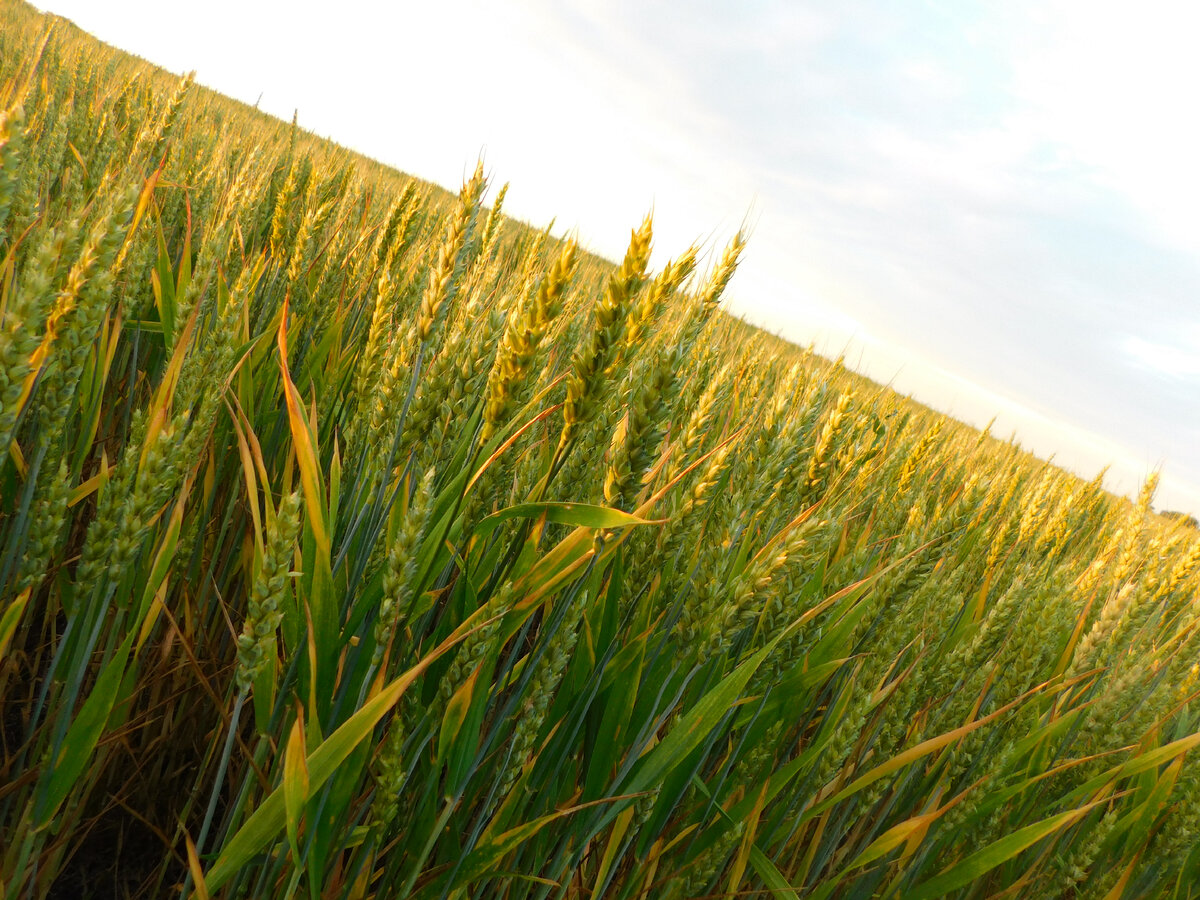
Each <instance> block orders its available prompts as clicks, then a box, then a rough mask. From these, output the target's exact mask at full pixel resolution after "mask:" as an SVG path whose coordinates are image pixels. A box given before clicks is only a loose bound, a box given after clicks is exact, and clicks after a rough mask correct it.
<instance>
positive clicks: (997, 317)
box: [35, 0, 1200, 513]
mask: <svg viewBox="0 0 1200 900" xmlns="http://www.w3.org/2000/svg"><path fill="white" fill-rule="evenodd" d="M35 2H38V5H39V6H40V7H42V8H46V9H49V10H50V11H53V12H57V13H60V14H62V15H65V16H67V17H69V18H71V19H73V20H74V21H75V22H76V23H77V24H78V25H80V26H81V27H83V28H85V29H86V30H88V31H90V32H92V33H93V34H95V35H97V36H99V37H100V38H102V39H103V40H106V41H108V42H109V43H112V44H115V45H117V46H119V47H122V48H124V49H126V50H130V51H132V52H134V53H137V54H139V55H141V56H143V57H145V58H147V59H150V60H151V61H153V62H156V63H158V64H160V65H163V66H165V67H167V68H169V69H172V70H175V71H183V70H188V69H194V70H196V73H197V78H198V80H199V81H200V82H201V83H203V84H206V85H209V86H211V87H214V88H216V89H218V90H220V91H222V92H224V93H227V94H230V95H233V96H235V97H238V98H240V99H242V100H245V101H247V102H250V103H254V102H256V101H257V102H259V105H260V107H261V108H263V109H265V110H267V111H269V112H272V113H275V114H278V115H280V116H282V117H285V118H290V117H291V114H292V111H293V109H298V110H299V119H300V123H301V125H303V126H304V127H306V128H309V129H311V130H313V131H316V132H317V133H319V134H323V135H327V136H330V137H333V138H334V139H335V140H337V141H338V142H339V143H342V144H345V145H348V146H352V147H354V148H356V149H358V150H360V151H362V152H364V153H366V154H368V155H370V156H373V157H375V158H377V159H380V160H381V161H383V162H386V163H389V164H392V165H395V166H397V167H398V168H401V169H403V170H405V171H408V172H411V173H413V174H416V175H419V176H421V177H424V178H428V179H430V180H433V181H437V182H439V183H441V184H444V185H446V186H449V187H454V186H456V185H457V183H459V182H460V181H461V179H462V177H463V174H464V172H467V171H469V169H470V168H471V167H473V164H474V161H475V158H476V156H477V155H479V154H480V153H482V154H483V156H484V159H485V161H486V165H487V167H488V170H489V172H490V173H491V174H492V176H493V180H494V183H497V184H498V183H500V182H503V181H510V182H511V183H512V187H511V188H510V191H509V195H508V196H509V199H508V201H507V205H506V209H507V210H508V211H510V212H511V213H512V214H514V215H517V216H520V217H521V218H524V219H527V220H530V221H533V222H535V223H538V224H543V223H545V222H547V221H548V220H549V219H550V218H551V217H554V216H557V222H558V225H559V226H560V227H561V228H562V229H567V228H571V229H575V230H576V231H577V232H578V234H579V235H580V236H581V237H582V239H583V240H584V241H585V243H587V244H588V245H589V246H590V247H591V248H592V249H594V250H596V251H598V252H601V253H605V254H607V255H609V256H619V255H620V254H621V252H622V251H623V249H624V244H625V242H626V240H627V237H628V233H629V229H630V227H631V226H633V225H635V224H636V223H637V222H638V221H639V220H640V218H641V216H642V215H643V213H644V212H645V211H646V210H647V209H648V208H650V207H651V206H653V208H654V211H655V222H656V253H657V254H658V257H657V258H658V260H659V261H661V260H663V259H665V258H666V257H668V256H670V255H673V254H674V253H677V252H679V251H680V250H682V249H683V248H684V247H686V246H687V245H688V244H690V243H691V242H692V241H693V240H694V239H697V238H699V239H701V240H704V241H705V242H707V244H708V246H710V247H711V246H716V245H720V244H721V243H723V242H724V240H725V239H727V238H728V236H729V235H730V234H732V233H733V232H734V231H735V230H736V229H737V228H738V227H739V225H741V224H742V223H743V222H748V223H749V224H750V226H751V228H752V233H751V243H750V249H749V251H748V253H747V256H746V261H745V263H744V266H743V268H742V270H740V271H739V274H738V277H737V279H735V282H734V285H733V287H732V289H731V294H732V297H731V305H732V308H733V310H734V311H735V312H738V313H739V314H741V315H743V316H745V317H747V318H749V319H751V320H752V321H755V322H757V323H759V324H763V325H764V326H766V327H768V328H770V329H771V330H773V331H776V332H779V333H782V334H783V335H784V336H786V337H789V338H792V339H794V340H796V341H798V342H801V343H805V344H807V343H809V342H815V343H816V344H817V346H818V347H819V348H821V349H823V350H824V351H825V352H827V353H829V354H831V355H837V354H838V353H841V352H843V351H845V352H846V355H847V361H848V362H849V363H850V364H851V365H852V366H853V367H855V368H857V369H859V370H860V371H863V372H865V373H866V374H868V375H870V376H871V377H873V378H875V379H877V380H880V381H884V382H890V383H892V384H893V385H894V386H896V387H897V388H898V389H899V390H901V391H904V392H906V393H912V394H913V395H914V396H916V397H917V398H918V399H921V400H923V401H925V402H927V403H930V404H931V405H934V406H936V407H939V408H941V409H944V410H948V411H950V412H952V413H954V414H955V415H957V416H958V417H960V418H962V419H964V420H966V421H970V422H973V423H975V424H979V425H982V424H983V423H985V422H986V421H987V420H988V419H990V418H992V417H993V416H996V417H997V426H996V428H997V430H998V431H1000V432H1002V433H1003V434H1005V435H1007V434H1008V433H1010V432H1012V431H1015V432H1016V434H1017V437H1018V440H1020V441H1021V443H1022V444H1023V445H1024V446H1026V447H1029V448H1030V449H1033V450H1035V451H1036V452H1038V453H1039V454H1041V455H1043V456H1048V455H1050V454H1052V453H1053V454H1055V459H1056V461H1058V462H1059V463H1061V464H1063V465H1065V466H1067V467H1069V468H1072V469H1074V470H1076V471H1078V472H1080V474H1083V475H1085V476H1087V477H1091V476H1093V475H1094V474H1096V472H1097V471H1099V469H1100V468H1101V467H1102V466H1103V465H1105V464H1108V463H1111V464H1112V469H1111V476H1110V478H1109V482H1108V483H1109V485H1110V487H1112V488H1113V489H1115V490H1118V491H1123V492H1131V491H1135V490H1136V488H1137V486H1138V484H1139V483H1140V481H1141V480H1142V479H1143V478H1144V477H1145V475H1146V474H1147V473H1148V472H1149V471H1150V470H1151V469H1153V468H1155V467H1160V468H1161V469H1162V472H1163V482H1162V488H1161V489H1160V493H1159V506H1160V507H1174V508H1185V509H1188V510H1190V511H1192V512H1196V513H1200V215H1198V214H1197V212H1196V211H1197V209H1200V174H1197V165H1198V161H1200V126H1198V125H1197V124H1196V121H1197V117H1196V115H1195V99H1194V91H1195V85H1196V84H1198V83H1200V54H1196V53H1195V52H1194V47H1193V42H1194V35H1195V34H1196V33H1197V26H1198V25H1200V10H1197V11H1196V12H1192V11H1191V9H1192V7H1191V5H1190V4H1183V3H1179V2H1178V0H1142V2H1139V3H1138V4H1136V5H1134V4H1132V3H1128V2H1124V3H1115V2H1107V0H1092V2H1078V0H1004V2H999V0H997V2H989V3H983V2H968V0H944V2H935V0H908V2H896V0H875V2H853V0H842V2H838V3H836V4H831V3H825V2H816V0H813V2H799V0H789V2H783V0H770V2H769V0H740V2H714V0H702V2H688V3H683V2H680V0H675V2H670V3H666V2H648V0H616V2H607V3H604V2H583V0H571V2H561V0H558V2H556V0H519V2H511V3H498V2H485V0H476V2H466V0H453V2H446V0H441V2H436V3H433V2H428V0H422V2H414V3H408V2H401V3H396V2H366V0H340V2H338V3H336V4H329V3H324V2H323V3H312V4H305V3H300V2H292V3H284V2H266V0H209V2H208V3H206V4H205V10H204V13H203V15H197V14H196V7H195V6H194V5H191V4H189V5H187V6H183V5H179V6H175V5H173V4H167V3H162V2H160V0H35ZM174 9H179V10H180V11H179V13H178V14H176V13H175V12H174V11H173V10H174ZM185 11H186V12H185Z"/></svg>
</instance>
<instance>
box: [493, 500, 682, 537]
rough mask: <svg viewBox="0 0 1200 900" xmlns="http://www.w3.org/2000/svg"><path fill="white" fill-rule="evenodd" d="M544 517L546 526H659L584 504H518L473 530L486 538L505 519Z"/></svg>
mask: <svg viewBox="0 0 1200 900" xmlns="http://www.w3.org/2000/svg"><path fill="white" fill-rule="evenodd" d="M543 515H544V516H545V517H546V521H547V522H554V523H556V524H558V525H576V526H580V527H583V528H625V527H627V526H630V525H661V524H662V521H661V520H658V519H641V518H638V517H637V516H631V515H630V514H629V513H627V512H622V511H621V510H619V509H611V508H610V507H607V506H593V505H591V504H588V503H556V502H551V501H545V502H542V503H518V504H517V505H516V506H510V507H508V508H507V509H502V510H500V511H499V512H497V513H493V514H492V515H490V516H488V517H487V518H486V519H484V520H483V521H481V522H480V523H479V525H477V526H476V528H475V534H476V535H477V536H479V537H487V536H488V535H489V534H491V533H492V532H493V531H495V530H496V528H497V527H499V525H500V524H501V523H503V522H505V521H507V520H509V519H537V518H540V517H542V516H543Z"/></svg>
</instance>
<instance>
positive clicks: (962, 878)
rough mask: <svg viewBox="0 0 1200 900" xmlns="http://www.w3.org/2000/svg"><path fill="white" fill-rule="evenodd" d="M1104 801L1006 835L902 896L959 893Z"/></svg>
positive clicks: (924, 899)
mask: <svg viewBox="0 0 1200 900" xmlns="http://www.w3.org/2000/svg"><path fill="white" fill-rule="evenodd" d="M1107 801H1108V798H1107V797H1105V798H1103V799H1100V800H1097V801H1095V802H1094V803H1089V804H1088V805H1087V806H1084V807H1082V808H1081V809H1073V810H1071V811H1070V812H1065V813H1059V814H1058V815H1057V816H1051V817H1050V818H1049V819H1043V820H1042V821H1040V822H1035V823H1034V824H1032V825H1026V826H1025V827H1024V828H1020V829H1018V830H1017V831H1014V832H1013V833H1012V834H1006V835H1005V836H1004V837H1002V838H1000V839H999V840H998V841H993V842H992V843H990V844H988V845H987V846H986V847H984V848H983V849H982V850H977V851H976V852H974V853H972V854H971V855H970V856H968V857H967V858H966V859H964V860H962V862H959V863H957V864H955V865H953V866H951V867H950V868H949V869H947V870H946V871H945V872H942V873H941V874H940V875H937V876H934V877H933V878H930V879H929V880H928V881H926V882H924V883H923V884H919V885H917V887H916V888H914V889H913V890H912V891H911V892H909V893H908V894H906V895H905V897H906V900H932V898H934V897H941V896H943V895H945V894H948V893H950V892H951V891H955V890H958V889H959V888H960V887H963V886H965V885H968V884H970V883H971V882H973V881H976V880H977V879H979V878H981V877H983V876H984V875H986V874H987V873H988V872H990V871H991V870H992V869H994V868H996V867H997V866H999V865H1001V864H1002V863H1005V862H1007V861H1008V860H1010V859H1012V858H1013V857H1014V856H1016V855H1017V854H1018V853H1020V852H1021V851H1023V850H1025V849H1026V848H1028V847H1031V846H1033V845H1034V844H1036V843H1037V842H1038V841H1040V840H1042V838H1045V837H1049V836H1050V835H1052V834H1054V832H1056V831H1059V830H1061V829H1063V828H1066V827H1068V826H1070V825H1072V824H1074V823H1075V822H1078V821H1079V820H1080V819H1082V818H1083V817H1084V816H1085V815H1087V813H1088V811H1089V810H1090V809H1091V808H1092V807H1094V806H1096V805H1098V804H1100V803H1105V802H1107Z"/></svg>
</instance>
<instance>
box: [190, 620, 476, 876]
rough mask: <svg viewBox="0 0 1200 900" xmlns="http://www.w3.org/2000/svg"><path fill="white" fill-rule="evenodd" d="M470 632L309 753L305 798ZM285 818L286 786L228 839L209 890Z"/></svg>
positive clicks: (444, 644)
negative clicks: (284, 790) (421, 676)
mask: <svg viewBox="0 0 1200 900" xmlns="http://www.w3.org/2000/svg"><path fill="white" fill-rule="evenodd" d="M469 633H470V632H469V631H468V630H465V629H460V630H459V631H457V632H455V633H454V634H452V635H451V636H450V637H449V638H447V639H446V640H445V641H443V642H442V644H441V645H440V646H439V647H438V648H437V649H436V650H434V651H433V652H432V653H430V654H429V655H427V656H426V657H424V658H423V659H422V660H421V661H420V662H419V663H417V664H416V665H415V666H413V667H412V668H411V669H409V670H408V671H407V672H405V673H404V674H403V675H400V676H399V677H398V678H396V679H395V680H393V681H392V682H391V683H390V684H388V685H387V686H386V687H385V688H383V690H381V691H380V692H379V693H378V694H376V695H375V696H374V697H372V698H371V699H370V700H368V701H367V702H366V703H364V704H363V706H362V707H361V708H360V709H359V710H358V712H356V713H355V714H354V715H352V716H351V717H350V718H349V719H347V720H346V721H345V722H344V723H343V724H342V725H341V727H339V728H338V729H337V730H336V731H334V732H333V733H332V734H331V735H329V737H327V738H326V739H325V740H324V741H322V742H321V745H320V746H319V747H317V748H316V749H315V750H313V751H312V753H310V754H309V756H308V759H307V761H306V762H307V766H308V797H306V798H305V800H306V801H307V800H308V799H309V798H311V797H312V795H313V794H314V793H315V792H316V791H318V790H320V788H321V787H322V786H323V785H324V784H325V782H326V781H328V780H329V779H330V777H332V775H333V774H334V772H336V771H337V768H338V766H340V765H341V764H342V763H343V762H345V761H346V759H347V758H348V757H349V756H350V754H351V753H353V752H354V749H355V748H356V747H357V746H358V745H359V744H361V743H362V742H363V741H364V740H366V739H367V738H369V737H370V736H371V734H372V733H373V732H374V730H375V726H376V725H377V724H379V721H380V720H381V719H382V718H383V717H384V716H385V715H387V712H388V710H390V709H391V708H392V707H393V706H395V705H396V703H397V702H399V700H400V698H401V697H402V696H403V695H404V692H405V691H406V690H407V689H408V687H409V686H410V685H411V684H412V683H413V682H414V681H415V680H416V679H417V678H418V677H420V675H421V673H423V672H424V671H425V670H426V669H428V668H429V666H430V665H432V664H433V663H434V662H435V661H436V660H437V659H438V658H439V657H441V656H442V655H443V654H445V653H446V652H447V651H448V650H449V649H450V648H451V647H453V646H454V645H455V644H457V643H458V642H459V641H461V640H462V639H463V638H464V637H465V636H466V635H467V634H469ZM285 814H286V810H285V806H284V798H283V788H282V787H278V788H276V789H275V790H274V791H272V792H271V794H270V796H268V797H267V798H266V799H265V800H264V801H263V802H262V803H261V804H260V805H259V807H258V809H256V810H255V811H254V812H253V813H252V814H251V816H250V818H248V819H247V820H246V821H245V823H243V825H242V827H241V828H240V829H239V830H238V832H237V834H235V835H234V836H233V837H232V838H230V840H229V841H228V843H226V844H225V846H224V848H223V849H222V850H221V854H220V856H218V857H217V860H216V862H214V863H213V867H212V869H210V870H209V872H208V875H207V876H206V878H205V883H206V884H207V885H208V888H209V890H210V891H215V890H217V888H219V887H221V885H223V884H225V883H226V882H227V881H229V879H230V878H232V877H233V876H234V875H235V874H236V873H237V871H238V870H239V869H241V867H242V866H244V865H245V864H246V863H248V862H249V861H250V860H251V859H252V858H253V857H254V856H255V854H257V853H259V852H261V851H262V850H263V849H264V848H265V847H266V846H267V845H268V844H270V843H271V842H272V841H274V840H276V838H277V837H278V835H279V831H280V829H282V828H283V827H284V821H285Z"/></svg>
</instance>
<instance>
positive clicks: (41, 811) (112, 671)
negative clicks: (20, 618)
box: [33, 631, 136, 828]
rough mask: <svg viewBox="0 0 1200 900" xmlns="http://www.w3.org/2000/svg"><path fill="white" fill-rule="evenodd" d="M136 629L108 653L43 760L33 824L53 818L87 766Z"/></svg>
mask: <svg viewBox="0 0 1200 900" xmlns="http://www.w3.org/2000/svg"><path fill="white" fill-rule="evenodd" d="M135 636H136V632H134V631H130V632H129V634H128V635H126V637H125V640H124V641H122V642H121V646H120V647H119V648H117V652H116V653H114V654H113V655H112V658H111V659H109V661H108V663H107V664H106V665H105V667H104V670H103V671H102V672H101V673H100V677H99V678H97V679H96V684H95V686H94V687H93V688H92V692H91V693H90V694H89V695H88V698H87V700H86V701H84V704H83V707H82V708H81V709H80V710H79V715H77V716H76V717H75V721H74V722H72V723H71V727H70V728H69V729H68V730H67V734H66V736H65V737H64V738H63V742H62V747H61V748H59V750H58V755H57V756H56V757H55V758H54V759H52V760H49V761H48V762H47V765H46V770H45V772H44V774H43V775H42V777H41V779H39V782H38V788H39V790H38V794H37V798H36V800H35V801H34V811H33V824H34V828H43V827H45V826H46V825H48V824H49V823H50V821H51V820H52V819H53V818H54V814H55V813H56V812H57V811H58V807H59V805H61V804H62V802H63V801H64V800H65V799H66V798H67V795H68V794H69V793H70V792H71V788H72V787H73V786H74V784H75V782H76V781H77V780H78V779H79V776H80V775H81V774H83V771H84V769H85V768H87V764H88V761H89V760H90V759H91V757H92V751H93V750H95V749H96V743H97V742H98V741H99V740H100V735H102V734H103V733H104V726H105V725H106V724H107V723H108V717H109V716H110V715H111V714H112V709H113V705H114V704H115V703H116V701H117V695H118V694H119V693H120V688H121V682H122V681H123V680H124V677H125V663H126V661H127V660H128V659H129V651H130V650H131V648H132V647H133V639H134V637H135Z"/></svg>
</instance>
